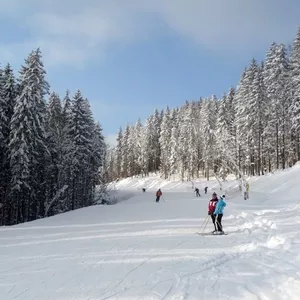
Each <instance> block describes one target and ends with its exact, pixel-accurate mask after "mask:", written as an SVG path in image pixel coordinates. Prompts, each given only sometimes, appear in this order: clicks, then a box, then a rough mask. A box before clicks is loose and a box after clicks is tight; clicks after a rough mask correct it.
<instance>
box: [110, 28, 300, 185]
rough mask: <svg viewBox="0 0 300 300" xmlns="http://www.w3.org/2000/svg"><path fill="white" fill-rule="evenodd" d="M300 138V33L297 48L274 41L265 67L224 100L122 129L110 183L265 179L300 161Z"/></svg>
mask: <svg viewBox="0 0 300 300" xmlns="http://www.w3.org/2000/svg"><path fill="white" fill-rule="evenodd" d="M200 86H201V84H200V83H199V89H200ZM299 137H300V28H299V29H298V32H297V34H296V37H295V39H294V42H293V44H292V45H285V44H282V43H281V44H280V43H276V42H273V43H272V44H271V45H270V47H269V49H268V51H267V53H266V56H265V59H264V60H263V61H262V62H259V61H257V60H256V59H252V60H251V61H250V63H249V65H248V66H247V67H246V68H245V69H244V71H243V73H242V74H241V77H240V80H239V82H238V85H237V86H236V87H230V88H229V91H228V92H226V93H224V95H223V96H222V97H221V98H220V99H218V98H217V97H216V96H215V95H212V96H211V97H208V98H200V99H199V100H197V101H186V102H185V103H184V105H183V106H182V107H177V108H170V107H166V108H165V109H163V110H162V111H159V110H157V109H156V110H155V111H154V113H153V114H151V115H150V116H149V117H148V118H147V120H146V121H145V122H144V123H143V124H142V122H141V120H140V119H138V120H137V122H136V123H135V124H128V125H127V126H126V127H125V128H120V131H119V133H118V136H117V143H116V146H114V147H110V148H109V149H108V150H107V155H106V160H105V177H106V178H107V180H109V181H112V180H118V179H120V178H126V177H129V176H136V175H139V174H141V175H142V176H147V175H148V174H150V173H153V172H155V173H157V172H160V174H161V176H162V177H163V178H165V179H171V178H172V176H175V175H180V178H181V179H182V180H192V179H194V178H199V177H200V176H205V177H206V178H207V179H208V180H209V178H210V176H211V175H217V176H220V177H221V178H223V179H225V178H226V175H227V174H229V173H233V174H236V175H237V177H241V176H244V175H263V174H265V173H266V172H273V171H275V170H278V169H285V168H287V167H290V166H292V165H293V164H295V162H297V161H299V160H300V138H299Z"/></svg>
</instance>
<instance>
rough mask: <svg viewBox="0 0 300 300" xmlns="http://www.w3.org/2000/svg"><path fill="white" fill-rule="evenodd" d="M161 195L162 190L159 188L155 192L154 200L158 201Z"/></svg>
mask: <svg viewBox="0 0 300 300" xmlns="http://www.w3.org/2000/svg"><path fill="white" fill-rule="evenodd" d="M161 196H162V192H161V190H160V189H158V191H157V192H156V202H159V199H160V197H161Z"/></svg>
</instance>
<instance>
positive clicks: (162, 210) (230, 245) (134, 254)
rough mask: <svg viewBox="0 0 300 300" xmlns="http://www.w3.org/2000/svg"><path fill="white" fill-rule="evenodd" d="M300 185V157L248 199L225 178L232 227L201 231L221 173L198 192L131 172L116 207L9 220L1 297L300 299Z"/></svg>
mask: <svg viewBox="0 0 300 300" xmlns="http://www.w3.org/2000/svg"><path fill="white" fill-rule="evenodd" d="M299 183H300V165H296V166H295V167H293V168H292V169H290V170H286V171H281V172H277V173H275V174H272V175H267V176H261V177H258V178H253V179H252V180H251V181H250V199H249V200H247V201H244V200H243V198H242V197H241V195H240V193H239V192H238V191H237V183H236V182H235V181H234V180H231V181H229V182H227V183H225V184H224V189H225V190H226V195H227V207H226V208H225V216H224V219H223V226H224V230H225V231H226V232H228V235H224V236H199V235H197V234H196V232H197V231H199V230H200V226H201V224H202V223H203V221H204V220H205V218H206V217H207V202H208V199H209V196H210V195H211V192H212V191H216V192H219V187H218V184H217V182H216V181H210V182H209V183H208V187H209V194H208V195H203V188H204V186H205V185H206V184H207V182H195V183H194V184H195V186H197V187H199V188H200V193H201V196H202V197H200V198H196V197H195V195H194V193H193V189H192V185H191V183H190V182H189V183H181V182H180V181H172V182H167V181H163V180H161V179H158V178H157V177H150V178H146V179H138V178H136V179H127V180H122V181H120V182H118V183H116V184H114V188H116V189H118V193H119V194H120V195H129V196H128V198H130V199H128V200H126V201H122V202H120V203H118V204H116V205H107V206H106V205H105V206H94V207H89V208H85V209H80V210H77V211H73V212H69V213H65V214H61V215H58V216H54V217H51V218H48V219H44V220H38V221H34V222H30V223H26V224H21V225H18V226H13V227H2V228H0V287H1V293H0V295H1V296H0V299H1V300H2V299H3V300H12V299H17V300H19V299H22V300H71V299H72V300H75V299H76V300H104V299H119V300H125V299H126V300H137V299H140V300H142V299H144V300H146V299H147V300H158V299H170V300H171V299H172V300H173V299H174V300H184V299H188V300H201V299H208V300H214V299H216V300H217V299H220V300H221V299H222V300H226V299H239V300H240V299H249V300H250V299H253V300H256V299H262V300H267V299H270V300H277V299H280V300H281V299H289V300H294V299H295V300H296V299H297V300H298V299H300V184H299ZM142 187H147V188H148V189H147V191H146V193H142V192H141V188H142ZM159 187H160V188H162V192H163V196H164V197H163V199H161V201H160V203H155V191H156V189H157V188H159ZM212 228H213V225H212V224H211V222H209V223H208V227H207V229H206V231H211V230H212Z"/></svg>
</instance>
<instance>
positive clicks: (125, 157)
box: [121, 124, 132, 178]
mask: <svg viewBox="0 0 300 300" xmlns="http://www.w3.org/2000/svg"><path fill="white" fill-rule="evenodd" d="M129 138H130V125H129V124H127V126H126V127H125V130H124V132H123V134H122V148H121V176H122V178H126V177H128V176H130V173H129V170H128V164H129V152H130V151H131V150H132V149H130V148H129Z"/></svg>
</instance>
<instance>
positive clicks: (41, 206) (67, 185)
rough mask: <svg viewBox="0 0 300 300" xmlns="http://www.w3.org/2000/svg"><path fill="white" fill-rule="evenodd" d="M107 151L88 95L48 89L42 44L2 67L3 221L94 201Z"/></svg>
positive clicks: (0, 193) (0, 180)
mask: <svg viewBox="0 0 300 300" xmlns="http://www.w3.org/2000/svg"><path fill="white" fill-rule="evenodd" d="M104 155H105V142H104V137H103V133H102V127H101V125H100V124H99V123H98V122H95V120H94V118H93V115H92V111H91V108H90V105H89V101H88V99H86V98H85V97H84V96H83V95H82V93H81V91H80V90H77V91H76V92H75V93H74V95H73V96H71V95H70V92H69V91H68V90H67V91H66V94H65V95H64V97H63V99H61V98H60V96H59V95H58V94H57V93H55V92H52V91H50V85H49V83H48V82H47V79H46V71H45V68H44V65H43V61H42V54H41V51H40V49H37V50H34V51H32V52H31V53H30V54H29V56H28V57H27V58H26V60H25V62H24V65H23V66H22V67H21V68H20V70H19V73H18V76H17V77H16V76H15V74H14V72H13V70H12V68H11V66H10V65H9V64H8V65H7V66H6V67H5V68H4V69H1V70H0V165H1V167H0V225H14V224H18V223H22V222H27V221H32V220H35V219H39V218H43V217H47V216H51V215H55V214H57V213H62V212H66V211H69V210H74V209H77V208H81V207H84V206H89V205H92V204H93V203H94V201H95V197H94V194H95V189H96V186H97V185H98V186H102V185H104V182H103V180H102V179H101V168H102V167H103V165H104Z"/></svg>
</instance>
